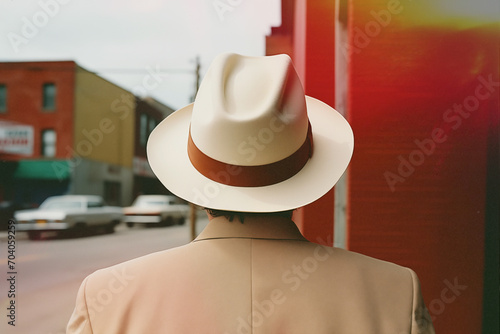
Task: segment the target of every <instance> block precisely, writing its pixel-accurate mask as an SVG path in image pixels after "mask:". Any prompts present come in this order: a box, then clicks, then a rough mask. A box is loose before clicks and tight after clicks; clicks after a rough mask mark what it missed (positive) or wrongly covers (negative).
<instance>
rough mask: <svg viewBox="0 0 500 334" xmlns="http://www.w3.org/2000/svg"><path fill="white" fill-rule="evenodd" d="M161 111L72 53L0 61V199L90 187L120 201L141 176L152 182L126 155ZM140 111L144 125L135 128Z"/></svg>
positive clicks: (134, 152)
mask: <svg viewBox="0 0 500 334" xmlns="http://www.w3.org/2000/svg"><path fill="white" fill-rule="evenodd" d="M144 104H147V105H149V106H150V107H149V108H147V110H145V111H143V109H144V108H142V107H141V106H142V105H144ZM138 106H139V107H138ZM169 112H171V109H169V108H168V107H165V106H163V105H161V104H160V103H158V102H156V101H154V103H152V102H151V103H149V104H148V103H147V102H143V101H142V100H141V99H138V98H136V97H135V96H134V95H133V94H132V93H130V92H128V91H127V90H125V89H123V88H121V87H119V86H117V85H115V84H113V83H111V82H109V81H107V80H105V79H103V78H102V77H100V76H98V75H96V74H94V73H92V72H89V71H87V70H85V69H83V68H82V67H80V66H78V64H76V63H75V62H73V61H48V62H6V63H0V135H1V136H2V137H1V138H0V144H1V146H0V158H1V160H2V162H1V166H2V167H1V171H2V172H3V173H2V175H1V181H0V199H1V200H14V201H16V202H24V203H34V204H38V203H40V202H41V201H43V200H44V199H45V198H46V197H47V196H50V195H59V194H96V195H101V196H103V197H104V198H105V200H106V201H107V202H108V203H109V204H114V205H128V204H129V203H130V202H131V201H132V200H133V196H134V188H137V187H138V188H141V187H144V186H141V184H144V183H146V182H147V181H149V185H150V186H151V187H156V188H155V189H157V188H159V187H157V186H158V185H155V180H156V179H154V177H153V176H152V175H146V176H144V177H145V178H146V180H138V179H137V178H136V176H137V175H139V174H140V173H141V170H139V169H137V163H136V164H134V161H136V160H138V159H143V158H144V155H143V154H142V153H141V152H138V149H137V148H136V147H137V146H138V145H139V141H141V140H142V139H141V138H143V137H144V136H145V137H146V138H147V136H148V135H149V132H150V131H151V126H152V125H153V124H157V123H158V122H160V121H161V120H162V119H163V118H164V117H165V116H166V115H167V114H168V113H169ZM143 113H144V114H147V116H141V115H142V114H143ZM144 117H147V121H148V126H149V127H147V128H140V127H139V128H138V127H137V123H140V120H141V119H144ZM15 129H18V130H19V129H21V130H23V129H24V130H23V131H13V130H15ZM139 137H140V138H139ZM16 145H17V146H16ZM134 166H136V167H134ZM145 168H146V169H147V166H146V167H144V168H143V170H144V169H145ZM134 181H135V182H136V183H137V184H134ZM156 182H157V181H156ZM144 190H145V189H142V191H144Z"/></svg>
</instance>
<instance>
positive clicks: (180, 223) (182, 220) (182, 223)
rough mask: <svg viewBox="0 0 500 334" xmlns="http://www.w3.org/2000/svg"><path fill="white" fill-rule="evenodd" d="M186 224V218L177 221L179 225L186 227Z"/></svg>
mask: <svg viewBox="0 0 500 334" xmlns="http://www.w3.org/2000/svg"><path fill="white" fill-rule="evenodd" d="M185 223H186V218H184V217H180V218H179V219H178V220H177V224H178V225H184V224H185Z"/></svg>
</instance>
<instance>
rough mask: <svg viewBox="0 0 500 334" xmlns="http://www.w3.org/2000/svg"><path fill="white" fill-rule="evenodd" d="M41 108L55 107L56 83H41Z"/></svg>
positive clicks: (49, 108) (52, 108)
mask: <svg viewBox="0 0 500 334" xmlns="http://www.w3.org/2000/svg"><path fill="white" fill-rule="evenodd" d="M42 103H43V105H42V107H43V110H55V109H56V85H55V84H53V83H46V84H43V102H42Z"/></svg>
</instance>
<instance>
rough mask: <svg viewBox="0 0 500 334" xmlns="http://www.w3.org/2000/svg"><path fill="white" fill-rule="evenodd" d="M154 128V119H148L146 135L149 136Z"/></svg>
mask: <svg viewBox="0 0 500 334" xmlns="http://www.w3.org/2000/svg"><path fill="white" fill-rule="evenodd" d="M155 127H156V121H155V119H154V118H152V117H150V118H149V130H148V134H151V132H153V130H154V128H155Z"/></svg>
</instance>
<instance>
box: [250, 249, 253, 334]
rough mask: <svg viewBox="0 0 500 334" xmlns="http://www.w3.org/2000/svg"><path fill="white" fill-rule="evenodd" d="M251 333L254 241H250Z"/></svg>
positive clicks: (251, 328) (251, 329) (251, 330)
mask: <svg viewBox="0 0 500 334" xmlns="http://www.w3.org/2000/svg"><path fill="white" fill-rule="evenodd" d="M250 333H251V334H253V240H252V239H250Z"/></svg>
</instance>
